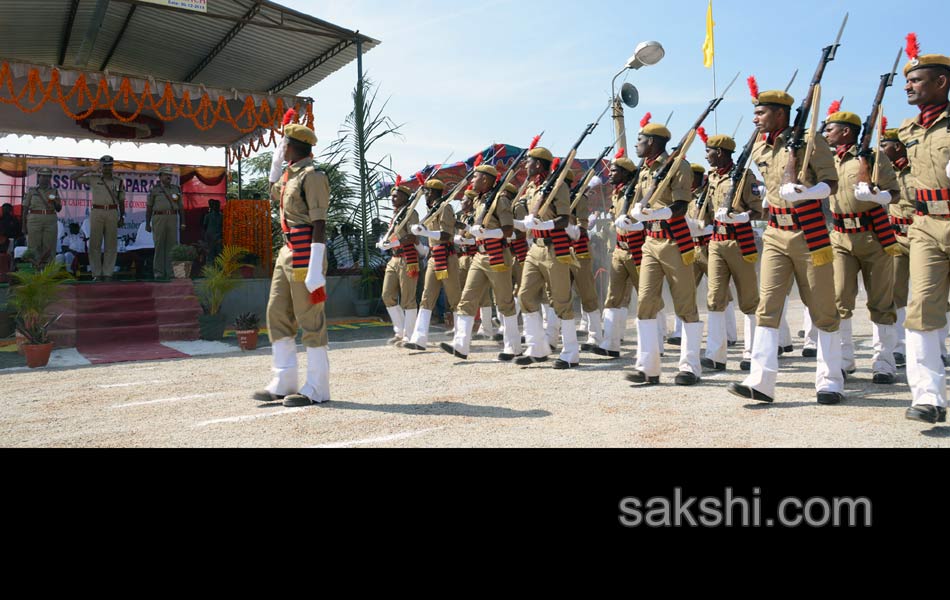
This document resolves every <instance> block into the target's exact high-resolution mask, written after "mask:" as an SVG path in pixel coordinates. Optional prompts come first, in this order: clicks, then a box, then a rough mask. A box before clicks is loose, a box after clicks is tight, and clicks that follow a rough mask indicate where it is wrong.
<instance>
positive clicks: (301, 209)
mask: <svg viewBox="0 0 950 600" xmlns="http://www.w3.org/2000/svg"><path fill="white" fill-rule="evenodd" d="M287 171H288V172H289V174H290V175H289V177H288V179H287V182H286V183H284V181H283V179H281V181H278V182H277V183H275V184H274V185H273V187H271V198H273V199H274V200H275V201H277V202H281V201H282V202H283V214H284V219H285V220H286V221H287V225H289V226H291V227H303V226H306V225H312V224H313V222H314V221H326V220H327V211H329V209H330V180H329V179H328V178H327V176H326V173H322V172H320V171H317V170H316V169H314V167H313V159H310V158H305V159H303V160H300V161H297V162H296V163H294V164H292V165H290V166H289V167H287ZM281 199H283V200H281Z"/></svg>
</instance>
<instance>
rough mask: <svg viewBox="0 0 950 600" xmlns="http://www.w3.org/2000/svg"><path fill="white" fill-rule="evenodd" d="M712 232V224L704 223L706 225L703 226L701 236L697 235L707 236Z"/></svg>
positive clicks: (713, 230)
mask: <svg viewBox="0 0 950 600" xmlns="http://www.w3.org/2000/svg"><path fill="white" fill-rule="evenodd" d="M713 232H715V229H714V228H713V226H712V225H706V226H705V227H704V228H703V234H702V235H701V236H699V237H709V236H711V235H712V234H713Z"/></svg>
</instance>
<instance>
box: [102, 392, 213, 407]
mask: <svg viewBox="0 0 950 600" xmlns="http://www.w3.org/2000/svg"><path fill="white" fill-rule="evenodd" d="M224 394H225V392H214V393H213V394H195V395H193V396H178V397H177V398H162V399H160V400H146V401H144V402H129V403H128V404H113V405H112V406H110V407H109V408H128V407H130V406H148V405H149V404H162V403H164V402H181V401H183V400H200V399H202V398H214V397H215V396H223V395H224Z"/></svg>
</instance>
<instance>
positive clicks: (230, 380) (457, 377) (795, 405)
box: [0, 302, 950, 448]
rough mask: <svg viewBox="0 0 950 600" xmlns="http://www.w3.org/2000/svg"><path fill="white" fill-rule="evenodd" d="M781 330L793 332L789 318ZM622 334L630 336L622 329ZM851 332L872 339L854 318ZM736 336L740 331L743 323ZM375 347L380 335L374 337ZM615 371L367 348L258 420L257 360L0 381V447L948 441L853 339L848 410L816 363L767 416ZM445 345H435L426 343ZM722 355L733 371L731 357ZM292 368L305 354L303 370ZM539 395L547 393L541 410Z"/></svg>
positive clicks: (349, 346) (699, 391)
mask: <svg viewBox="0 0 950 600" xmlns="http://www.w3.org/2000/svg"><path fill="white" fill-rule="evenodd" d="M790 315H791V316H790V320H791V322H792V332H793V334H794V333H795V332H796V331H797V330H798V324H799V321H800V304H798V303H797V302H795V303H793V305H792V308H791V312H790ZM631 323H632V321H631ZM855 325H856V326H855V329H856V331H858V332H861V333H865V332H867V333H869V331H870V330H869V327H868V325H867V321H866V317H865V316H859V317H856V323H855ZM740 328H741V321H740ZM382 331H383V333H384V334H385V333H388V330H385V329H383V330H382ZM627 337H628V338H629V340H628V343H627V345H626V346H625V350H626V353H625V356H624V359H623V360H622V361H620V362H603V361H600V360H595V359H594V358H592V357H584V358H582V361H583V363H584V368H583V369H581V370H577V371H572V372H557V371H553V370H552V369H550V367H545V366H536V367H531V368H526V369H523V368H519V367H516V366H514V365H502V364H499V363H496V362H494V356H495V353H496V352H497V351H498V346H497V345H496V344H493V343H490V342H476V343H475V345H474V352H473V356H472V360H470V361H468V362H465V363H460V362H459V361H457V360H455V359H453V358H451V357H449V356H448V355H446V354H444V353H442V352H441V351H438V350H430V351H429V352H428V353H427V354H426V355H425V356H420V355H419V353H415V354H414V355H413V354H411V353H409V352H407V351H405V350H401V349H394V348H388V347H385V346H383V345H382V344H381V343H380V341H378V340H375V341H373V340H371V341H356V342H349V343H345V344H337V345H335V346H334V348H333V350H332V352H331V369H332V382H331V385H332V394H333V398H334V401H333V402H331V403H329V404H326V405H323V406H315V407H311V408H304V409H285V408H283V407H282V406H280V405H268V406H258V405H257V404H256V403H255V402H254V401H252V400H250V394H251V393H252V392H253V391H254V390H256V389H259V388H260V387H262V385H263V384H265V383H266V381H267V379H268V378H269V365H270V358H269V354H268V351H267V350H259V351H257V352H254V353H246V354H231V355H224V356H209V357H193V358H189V359H184V360H175V361H163V362H150V363H134V364H119V365H105V366H94V367H74V368H64V369H51V370H43V371H32V372H30V371H8V372H4V373H2V374H0V382H2V383H0V389H2V390H3V401H2V402H0V445H2V446H29V447H36V446H70V447H73V446H92V447H127V446H136V447H142V446H145V447H153V446H158V447H222V446H224V447H286V446H292V447H312V446H329V447H367V446H392V447H783V448H784V447H896V446H908V447H950V428H948V427H931V426H927V425H921V424H918V423H913V422H910V421H906V420H904V417H903V412H904V410H905V409H906V408H907V406H909V404H910V394H909V390H908V389H907V386H906V383H904V382H903V381H904V380H903V376H902V377H901V383H900V384H898V385H897V386H875V385H873V384H872V383H871V382H870V372H869V371H868V369H869V367H870V350H869V344H870V339H869V336H868V335H865V336H859V337H858V338H857V340H856V341H857V343H858V344H859V368H860V369H861V370H860V371H859V373H858V374H857V375H856V376H855V377H853V378H852V379H851V380H849V382H848V384H847V390H846V391H847V396H848V399H847V402H846V404H844V405H841V406H837V407H822V406H819V405H818V404H817V403H815V396H814V384H813V381H814V363H813V362H812V361H810V360H806V359H803V358H801V352H800V341H799V340H798V339H796V340H795V341H796V353H795V355H794V357H793V358H790V359H785V358H783V359H782V361H781V365H782V373H781V375H780V386H779V391H778V398H777V402H776V404H774V405H772V406H762V405H750V404H749V403H748V402H746V401H743V400H741V399H739V398H736V397H734V396H731V395H730V394H728V393H727V392H726V390H725V388H726V386H727V385H728V384H729V383H731V382H733V381H738V380H740V379H741V378H742V375H741V374H739V373H737V372H735V371H730V372H727V373H723V374H716V375H710V376H708V377H705V378H704V380H703V384H702V385H701V386H699V387H692V388H678V387H675V386H673V385H671V382H672V378H673V375H674V374H675V370H676V357H675V356H674V355H676V354H678V352H677V351H675V350H674V349H672V348H668V352H667V357H666V359H665V363H664V377H663V381H664V385H663V386H660V387H655V388H650V389H646V390H636V389H632V388H631V387H630V386H629V385H627V384H626V383H625V382H624V380H623V378H622V372H623V370H624V369H626V370H629V369H630V368H631V367H632V362H631V361H632V358H631V357H632V352H633V351H634V349H635V345H634V344H632V343H630V342H631V341H632V339H633V337H634V336H633V330H631V331H630V332H629V333H628V336H627ZM441 339H444V338H443V336H441V335H439V334H436V335H435V336H433V340H432V342H433V344H435V343H437V342H438V341H441ZM733 350H734V351H733V352H732V354H731V355H730V361H732V362H731V363H730V366H731V367H733V368H734V367H736V366H737V365H738V360H739V359H740V358H741V354H740V352H739V351H737V349H733ZM300 358H301V360H302V361H303V359H304V355H303V354H301V355H300ZM539 390H549V391H548V393H547V394H545V395H542V394H540V393H539Z"/></svg>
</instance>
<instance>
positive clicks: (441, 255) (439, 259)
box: [432, 244, 455, 281]
mask: <svg viewBox="0 0 950 600" xmlns="http://www.w3.org/2000/svg"><path fill="white" fill-rule="evenodd" d="M454 254H455V246H454V245H453V244H433V245H432V260H433V262H434V263H435V278H436V279H437V280H439V281H442V280H444V279H447V278H448V276H449V257H450V256H452V255H454Z"/></svg>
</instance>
